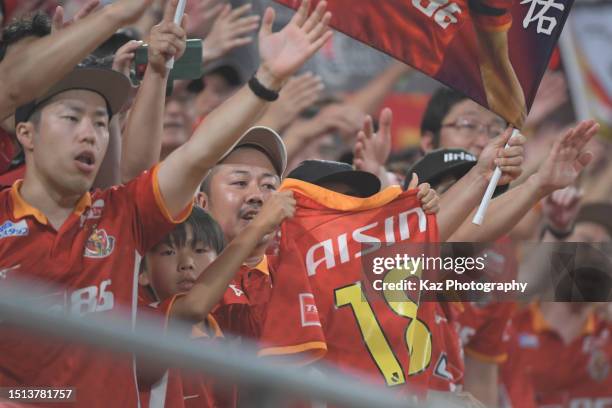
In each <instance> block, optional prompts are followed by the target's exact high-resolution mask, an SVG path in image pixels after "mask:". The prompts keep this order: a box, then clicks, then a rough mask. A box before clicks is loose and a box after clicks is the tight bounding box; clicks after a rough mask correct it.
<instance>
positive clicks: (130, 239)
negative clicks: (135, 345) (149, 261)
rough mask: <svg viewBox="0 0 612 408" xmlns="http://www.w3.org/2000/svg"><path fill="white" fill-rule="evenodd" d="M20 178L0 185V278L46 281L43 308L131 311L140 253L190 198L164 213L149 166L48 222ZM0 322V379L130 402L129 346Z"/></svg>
mask: <svg viewBox="0 0 612 408" xmlns="http://www.w3.org/2000/svg"><path fill="white" fill-rule="evenodd" d="M20 185H21V184H20V182H17V183H16V184H15V185H13V187H12V188H11V189H7V190H3V191H2V192H0V284H2V282H3V281H4V282H6V281H10V280H12V279H16V280H17V279H19V278H29V279H36V280H38V281H41V282H46V283H47V284H53V285H55V286H54V289H53V291H52V292H51V293H48V292H45V293H46V294H45V295H44V297H43V299H39V300H42V301H43V302H45V303H47V304H48V307H49V309H50V310H52V311H56V312H57V313H70V314H74V315H78V316H83V317H84V318H87V319H95V318H96V316H97V315H99V314H105V315H121V316H122V317H124V318H126V317H128V318H129V317H131V318H132V319H134V318H135V316H136V310H135V308H136V303H137V302H136V300H137V279H138V271H139V264H140V259H141V257H142V256H143V255H144V253H145V252H146V251H147V250H148V249H149V248H151V247H152V246H153V245H155V244H156V243H157V242H158V241H159V240H160V239H161V238H162V237H163V236H164V235H166V234H167V233H168V232H169V231H170V230H172V228H174V226H175V223H177V222H182V220H184V219H185V218H186V217H187V216H188V215H189V213H190V211H191V206H189V208H186V209H185V211H184V212H183V214H181V216H180V217H179V219H176V220H174V219H172V217H171V215H170V214H169V212H168V210H167V208H166V207H165V204H164V201H163V198H162V196H161V193H160V191H159V186H158V182H157V167H154V168H153V170H152V171H146V172H144V173H143V174H142V175H140V176H139V177H137V178H136V179H134V180H132V181H131V182H129V183H128V184H126V185H122V186H117V187H113V188H111V189H109V190H105V191H98V192H95V193H93V194H89V193H87V194H85V195H84V196H83V197H82V198H81V200H80V201H79V202H78V203H77V205H76V207H75V209H74V212H73V213H72V214H71V215H70V216H69V217H68V219H67V220H66V221H65V222H64V224H63V225H62V227H61V228H60V229H59V231H56V230H55V229H54V228H53V227H52V226H51V225H50V224H49V222H48V221H47V218H46V217H45V216H44V214H42V213H41V212H40V211H39V210H37V209H36V208H33V207H32V206H30V205H29V204H28V203H27V202H26V201H25V200H24V199H23V198H22V197H21V195H20V193H19V189H20ZM119 309H121V310H119ZM0 332H1V333H2V335H1V336H0V350H2V352H1V353H0V386H3V387H16V386H45V387H76V402H75V403H66V404H65V405H66V406H78V407H88V408H90V407H109V406H116V407H128V406H129V407H134V406H137V403H138V393H137V389H136V383H135V373H134V370H133V359H132V357H131V356H130V355H118V354H116V353H110V352H106V351H102V350H100V349H97V348H90V347H86V346H83V345H81V344H78V343H73V342H70V341H69V340H67V339H59V340H58V339H52V338H49V337H47V336H44V335H38V334H34V335H33V334H31V333H29V332H24V331H22V330H20V329H18V328H15V327H14V326H12V325H9V324H7V323H0ZM109 390H112V392H109Z"/></svg>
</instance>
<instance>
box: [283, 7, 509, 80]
mask: <svg viewBox="0 0 612 408" xmlns="http://www.w3.org/2000/svg"><path fill="white" fill-rule="evenodd" d="M276 1H277V2H279V3H281V4H284V5H286V6H289V7H292V8H296V7H297V6H298V5H299V4H300V1H297V0H276ZM318 2H319V0H314V1H313V3H315V5H316V4H317V3H318ZM511 6H512V0H454V1H449V0H359V1H358V2H356V1H354V0H327V9H328V10H329V11H331V12H332V20H331V22H330V25H331V26H332V27H333V28H335V29H337V30H339V31H342V32H343V33H345V34H347V35H349V36H351V37H353V38H355V39H357V40H359V41H361V42H364V43H366V44H369V45H371V46H373V47H375V48H377V49H379V50H381V51H384V52H386V53H388V54H390V55H392V56H393V57H395V58H397V59H399V60H401V61H404V62H406V63H407V64H409V65H412V66H413V67H415V68H417V69H419V70H421V71H423V72H424V73H426V74H427V75H430V76H433V75H435V74H436V73H437V72H438V69H439V68H440V67H441V65H442V62H443V61H444V54H445V52H446V49H447V48H448V46H449V44H450V43H451V41H452V40H453V38H455V36H456V35H457V33H458V32H459V31H461V30H462V27H463V25H464V24H468V23H470V22H473V23H474V24H475V25H476V26H477V27H478V28H479V29H480V30H482V31H507V30H508V29H509V27H510V25H511V24H512V15H511V13H510V10H509V9H510V7H511Z"/></svg>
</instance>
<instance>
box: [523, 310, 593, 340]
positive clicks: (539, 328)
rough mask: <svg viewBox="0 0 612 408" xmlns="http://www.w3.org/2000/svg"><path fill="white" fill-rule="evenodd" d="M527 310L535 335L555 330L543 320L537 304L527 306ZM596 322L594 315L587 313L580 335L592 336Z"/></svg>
mask: <svg viewBox="0 0 612 408" xmlns="http://www.w3.org/2000/svg"><path fill="white" fill-rule="evenodd" d="M529 309H530V311H531V317H532V325H533V326H532V327H533V330H534V331H535V332H536V333H541V332H543V331H546V330H551V331H555V329H554V328H552V327H550V325H549V324H548V323H547V322H546V319H545V318H544V315H543V314H542V311H541V310H540V307H539V305H538V304H537V303H532V304H531V305H530V306H529ZM596 320H597V319H596V317H595V313H593V312H591V313H589V315H588V316H587V319H586V322H585V323H584V327H583V328H582V332H581V334H582V335H583V336H586V335H589V334H593V333H594V332H595V329H596V328H597V327H596V326H597V321H596Z"/></svg>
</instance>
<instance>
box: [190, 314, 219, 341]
mask: <svg viewBox="0 0 612 408" xmlns="http://www.w3.org/2000/svg"><path fill="white" fill-rule="evenodd" d="M206 322H207V323H208V326H209V328H210V329H212V331H213V336H212V337H215V338H223V337H224V336H223V332H222V331H221V327H219V323H217V320H216V319H215V318H214V317H213V315H211V314H209V315H208V316H206ZM210 337H211V336H210V334H208V331H207V329H206V326H205V325H204V322H203V321H202V322H199V323H196V324H194V325H193V327H192V328H191V338H192V339H201V338H210Z"/></svg>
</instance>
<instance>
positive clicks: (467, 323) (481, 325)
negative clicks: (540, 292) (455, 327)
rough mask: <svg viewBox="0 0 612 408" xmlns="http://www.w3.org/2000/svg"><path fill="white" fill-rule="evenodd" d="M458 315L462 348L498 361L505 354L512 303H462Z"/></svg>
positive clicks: (512, 309) (487, 360)
mask: <svg viewBox="0 0 612 408" xmlns="http://www.w3.org/2000/svg"><path fill="white" fill-rule="evenodd" d="M464 306H465V312H464V313H463V314H462V315H461V317H460V318H459V321H460V325H461V331H460V332H461V334H462V337H463V340H464V341H465V342H466V343H465V352H466V354H468V355H469V356H471V357H473V358H476V359H478V360H482V361H485V362H493V363H502V362H504V361H506V359H507V358H508V351H507V349H508V332H507V329H508V323H509V321H510V317H511V315H512V313H513V311H514V308H515V304H514V303H511V302H503V303H491V304H489V305H487V306H484V307H482V308H479V307H477V306H474V305H472V304H470V303H466V304H465V305H464Z"/></svg>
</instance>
